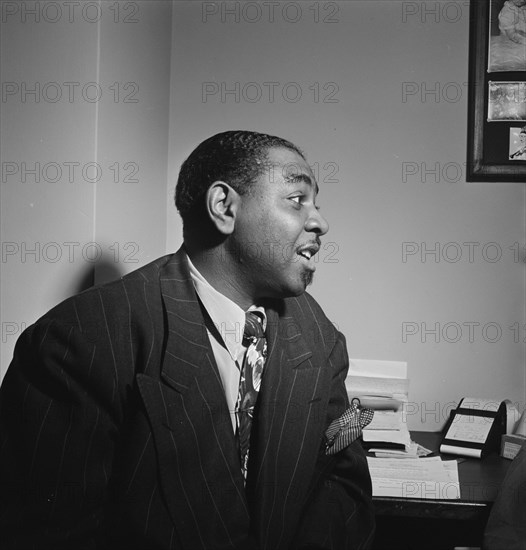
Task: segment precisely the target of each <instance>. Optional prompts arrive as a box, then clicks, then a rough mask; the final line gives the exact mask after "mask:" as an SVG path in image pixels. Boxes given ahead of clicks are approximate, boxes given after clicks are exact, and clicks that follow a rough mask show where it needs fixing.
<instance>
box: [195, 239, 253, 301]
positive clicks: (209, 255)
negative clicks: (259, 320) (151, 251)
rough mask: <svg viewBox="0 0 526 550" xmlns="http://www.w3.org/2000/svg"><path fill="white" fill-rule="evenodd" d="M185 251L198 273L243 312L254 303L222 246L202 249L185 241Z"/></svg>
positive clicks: (231, 258) (229, 256) (229, 255)
mask: <svg viewBox="0 0 526 550" xmlns="http://www.w3.org/2000/svg"><path fill="white" fill-rule="evenodd" d="M185 249H186V253H187V254H188V257H189V258H190V260H191V261H192V263H193V264H194V265H195V267H196V268H197V269H198V271H199V273H201V275H202V276H203V277H204V278H205V279H206V280H207V281H208V283H209V284H210V285H211V286H213V287H214V288H215V289H216V290H217V291H218V292H220V293H221V294H223V295H224V296H226V297H227V298H229V299H230V300H232V301H233V302H234V303H235V304H237V305H238V306H239V307H240V308H241V309H242V310H243V311H246V310H247V309H248V308H249V307H250V306H251V305H253V304H254V303H255V298H254V297H253V296H252V295H251V294H250V293H249V292H247V291H246V290H245V289H244V288H243V286H244V285H242V284H240V281H241V280H242V277H241V275H242V274H241V273H240V272H239V270H238V269H236V265H235V258H233V257H232V255H231V253H229V252H228V250H226V249H225V248H224V247H223V246H222V245H220V246H217V247H213V248H209V249H202V248H198V247H193V246H191V245H189V243H187V242H186V241H185Z"/></svg>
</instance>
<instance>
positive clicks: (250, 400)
mask: <svg viewBox="0 0 526 550" xmlns="http://www.w3.org/2000/svg"><path fill="white" fill-rule="evenodd" d="M262 323H263V320H262V318H261V317H260V315H258V314H257V313H254V312H252V311H250V312H248V313H246V315H245V330H244V333H243V344H244V345H246V346H248V347H247V352H246V354H245V359H244V360H243V365H242V367H241V376H240V380H239V394H238V397H237V403H236V411H237V418H238V428H237V430H238V431H237V436H238V440H239V452H240V457H241V471H242V472H243V477H244V478H245V480H246V478H247V464H248V451H249V443H250V429H251V427H252V418H253V415H254V405H255V404H256V400H257V397H258V392H259V387H260V385H261V376H262V374H263V367H264V366H265V358H266V356H267V340H266V338H265V334H264V332H263V324H262Z"/></svg>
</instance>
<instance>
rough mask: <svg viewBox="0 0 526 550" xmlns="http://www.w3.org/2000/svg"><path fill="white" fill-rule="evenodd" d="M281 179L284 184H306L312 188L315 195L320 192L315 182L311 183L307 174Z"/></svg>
mask: <svg viewBox="0 0 526 550" xmlns="http://www.w3.org/2000/svg"><path fill="white" fill-rule="evenodd" d="M283 179H284V181H285V182H286V183H298V182H303V183H306V184H307V185H310V186H311V187H314V192H315V193H316V195H317V194H318V192H319V190H320V189H319V187H318V184H317V183H316V181H314V182H313V181H312V179H311V177H310V176H309V175H308V174H305V173H303V172H302V173H300V174H293V175H290V176H286V177H285V178H283Z"/></svg>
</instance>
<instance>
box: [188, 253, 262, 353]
mask: <svg viewBox="0 0 526 550" xmlns="http://www.w3.org/2000/svg"><path fill="white" fill-rule="evenodd" d="M187 259H188V267H189V269H190V277H191V278H192V282H193V283H194V288H195V291H196V292H197V295H198V296H199V299H200V300H201V302H202V304H203V306H204V308H205V309H206V311H207V313H208V315H209V316H210V319H212V322H213V323H214V326H215V327H216V328H217V330H218V332H219V334H220V335H221V338H222V340H223V343H224V344H225V347H226V349H227V350H228V352H229V353H230V355H231V357H232V359H233V360H234V361H236V360H237V359H238V357H239V356H240V354H241V353H242V352H243V351H244V348H243V329H244V327H245V312H244V311H243V310H242V309H241V308H240V307H239V306H238V305H237V304H236V303H235V302H233V301H232V300H230V298H227V297H226V296H225V295H224V294H221V292H218V291H217V290H216V289H215V288H214V287H213V286H212V285H211V284H210V283H209V282H208V281H207V280H206V279H205V278H204V277H203V275H201V273H200V272H199V271H198V269H197V268H196V267H195V265H194V264H193V263H192V261H191V260H190V257H189V256H188V255H187ZM248 311H258V312H261V314H262V315H263V330H265V329H266V325H267V317H266V315H265V309H264V308H263V307H261V306H255V305H252V306H250V307H249V308H248Z"/></svg>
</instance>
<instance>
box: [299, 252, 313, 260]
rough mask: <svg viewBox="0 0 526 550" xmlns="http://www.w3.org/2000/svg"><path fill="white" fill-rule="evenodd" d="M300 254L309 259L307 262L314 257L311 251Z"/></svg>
mask: <svg viewBox="0 0 526 550" xmlns="http://www.w3.org/2000/svg"><path fill="white" fill-rule="evenodd" d="M300 254H301V255H302V256H303V257H304V258H307V260H310V259H311V257H312V252H311V251H310V250H304V251H303V252H300Z"/></svg>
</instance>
